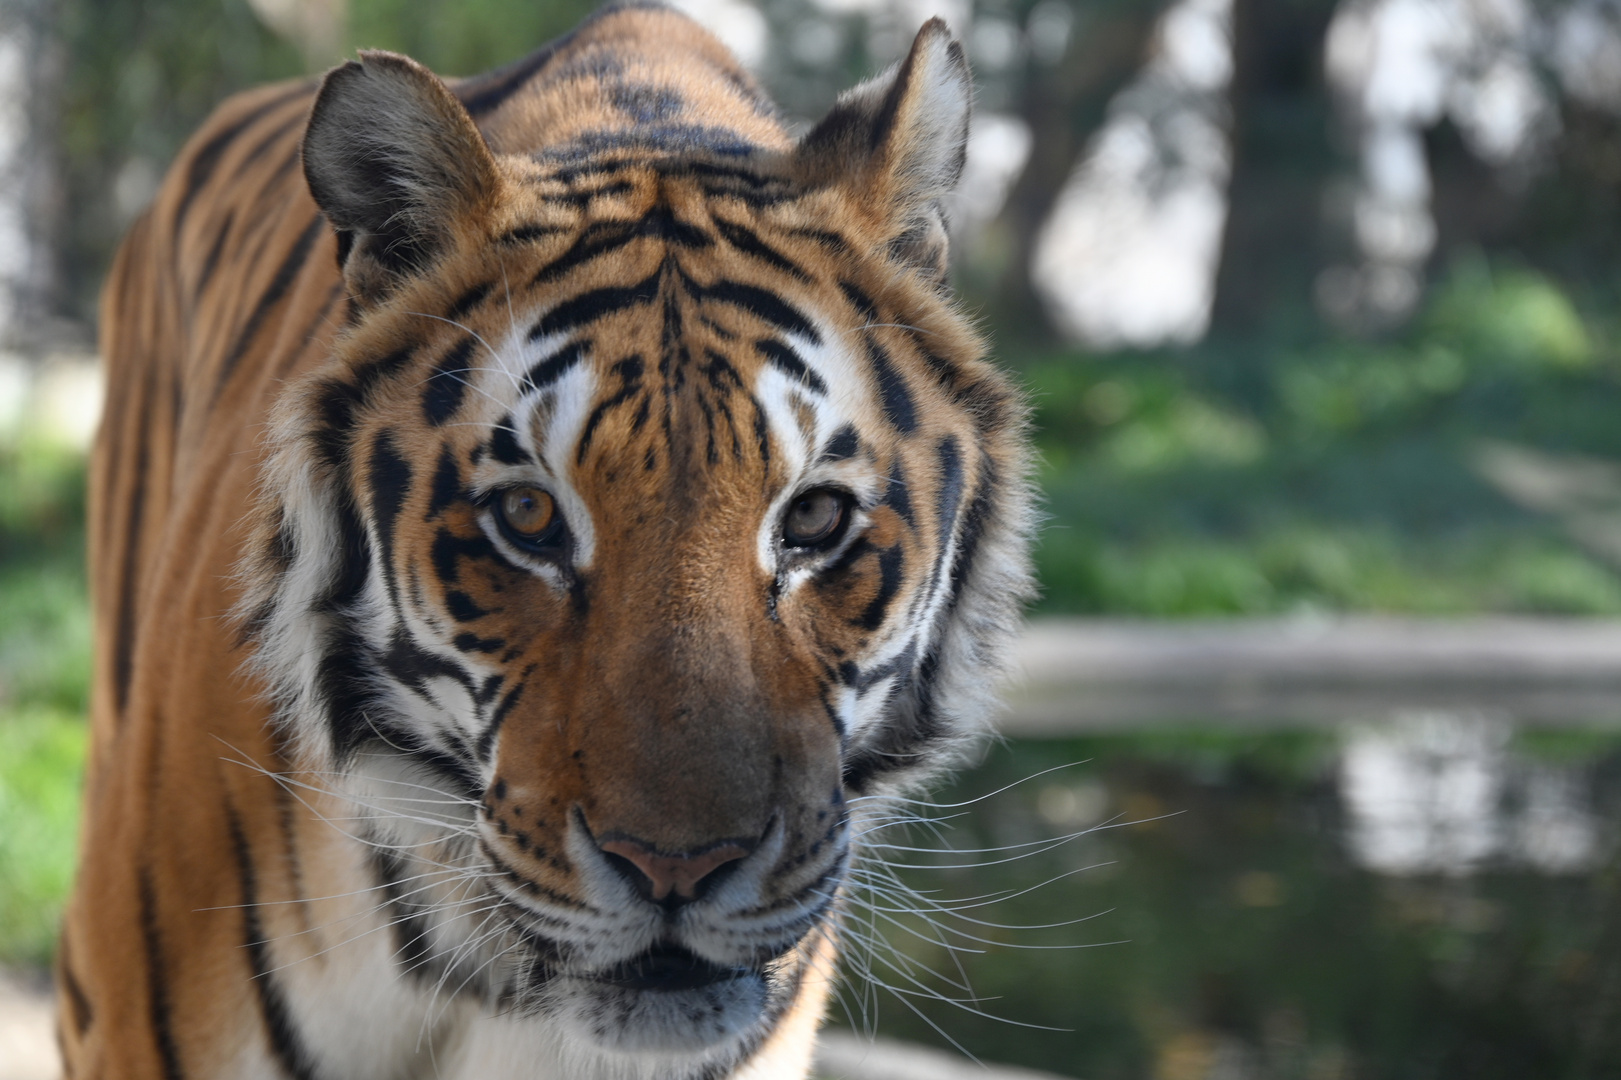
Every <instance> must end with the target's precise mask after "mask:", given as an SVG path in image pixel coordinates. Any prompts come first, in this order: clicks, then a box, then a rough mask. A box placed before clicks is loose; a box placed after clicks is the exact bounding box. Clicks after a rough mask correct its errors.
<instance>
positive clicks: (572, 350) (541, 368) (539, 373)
mask: <svg viewBox="0 0 1621 1080" xmlns="http://www.w3.org/2000/svg"><path fill="white" fill-rule="evenodd" d="M584 359H585V345H584V344H582V343H580V342H577V341H571V342H569V343H568V344H567V345H564V346H563V347H562V348H561V349H558V350H557V351H556V352H554V353H552V354H551V355H550V356H548V357H546V359H544V360H540V361H537V362H536V363H535V366H534V367H532V368H530V369H529V370H528V371H527V372H525V373H524V377H523V383H522V384H521V385H520V387H519V390H518V392H519V393H520V394H532V393H534V392H535V391H536V390H544V389H546V387H548V386H550V385H551V384H552V383H554V382H556V381H557V380H558V379H561V378H562V377H563V376H564V375H567V374H568V373H569V371H570V370H572V369H573V367H574V365H576V364H578V363H579V362H580V361H581V360H584Z"/></svg>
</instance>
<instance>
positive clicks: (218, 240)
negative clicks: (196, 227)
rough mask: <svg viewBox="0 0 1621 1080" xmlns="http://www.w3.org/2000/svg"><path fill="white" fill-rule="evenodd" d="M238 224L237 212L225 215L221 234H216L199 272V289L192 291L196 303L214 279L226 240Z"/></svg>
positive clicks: (192, 298)
mask: <svg viewBox="0 0 1621 1080" xmlns="http://www.w3.org/2000/svg"><path fill="white" fill-rule="evenodd" d="M235 224H236V211H235V210H232V211H230V212H229V213H227V214H226V215H225V220H224V221H223V222H221V223H220V227H219V232H217V233H215V234H214V242H213V243H212V244H210V245H209V248H208V254H207V255H205V256H204V257H203V265H202V266H201V267H199V268H198V270H197V287H196V288H195V289H193V290H192V293H191V300H192V303H196V302H197V299H198V297H200V296H202V295H203V290H204V289H206V288H208V283H209V281H211V280H212V279H213V277H214V267H216V266H218V265H219V261H220V252H221V251H223V250H224V249H225V238H226V237H227V236H229V235H230V234H231V226H233V225H235Z"/></svg>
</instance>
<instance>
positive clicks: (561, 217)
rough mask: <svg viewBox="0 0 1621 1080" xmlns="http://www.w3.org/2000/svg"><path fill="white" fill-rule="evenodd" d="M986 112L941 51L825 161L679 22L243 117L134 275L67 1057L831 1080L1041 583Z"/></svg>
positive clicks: (216, 127)
mask: <svg viewBox="0 0 1621 1080" xmlns="http://www.w3.org/2000/svg"><path fill="white" fill-rule="evenodd" d="M968 94H969V84H968V79H967V71H966V66H965V64H964V63H963V61H962V58H961V53H960V50H959V49H958V48H957V46H956V45H955V43H954V42H952V41H951V39H950V36H949V34H948V33H947V32H946V30H945V29H944V26H943V24H938V23H935V24H931V25H930V26H929V27H925V29H924V31H923V32H922V33H921V34H920V35H919V38H918V41H917V43H916V44H915V45H914V47H913V50H912V52H911V53H910V54H909V56H908V57H907V59H906V60H905V61H903V62H902V64H900V65H898V67H897V68H896V69H895V70H893V71H891V72H890V73H888V74H887V75H886V76H883V77H880V78H879V79H875V80H873V82H871V83H869V84H864V85H863V86H862V87H860V88H857V90H855V91H852V92H851V93H850V94H848V95H846V97H845V98H843V99H841V101H840V103H839V105H837V106H835V108H834V110H833V112H832V113H830V114H829V116H828V118H827V119H826V120H824V121H823V122H822V124H821V125H819V126H818V127H816V128H815V129H813V130H812V132H811V133H810V134H809V135H807V136H806V137H804V138H803V139H800V140H798V141H795V140H793V139H791V138H790V137H789V136H788V135H787V133H786V132H785V130H784V128H783V126H782V124H781V122H780V120H779V119H778V118H777V115H776V112H775V110H774V108H773V107H772V106H771V105H770V103H769V102H768V101H767V100H766V99H765V98H764V97H763V96H762V95H761V93H760V92H759V91H758V89H756V87H755V85H754V83H753V82H752V80H751V79H750V77H749V76H748V75H747V74H746V73H745V72H744V71H743V70H742V69H741V68H740V67H739V66H738V65H737V63H736V62H735V60H734V59H733V58H732V57H731V56H730V55H729V54H727V53H726V52H725V50H724V49H723V48H722V47H721V46H720V45H719V44H718V43H717V42H716V41H715V40H714V39H713V38H712V37H710V36H709V35H708V34H707V33H706V32H704V31H703V30H701V29H700V28H698V27H697V26H696V25H695V24H693V23H691V22H690V21H688V20H686V19H685V18H684V17H682V16H680V15H678V14H675V13H673V12H671V11H669V10H666V9H662V8H653V7H639V8H621V9H613V10H609V11H606V12H604V13H600V14H599V15H597V16H595V17H593V18H592V19H591V20H589V21H588V22H587V23H585V24H583V25H582V27H581V28H580V29H578V30H577V31H575V33H574V34H572V35H570V36H569V37H567V38H564V39H562V40H561V41H560V42H558V43H556V44H554V45H553V46H551V47H549V48H548V49H544V50H542V51H541V52H539V53H536V54H534V55H533V56H531V57H530V58H528V59H526V60H524V61H520V62H519V63H517V64H515V65H513V66H511V67H509V68H507V69H503V70H501V71H498V72H495V73H493V74H491V75H488V76H482V77H477V78H472V79H468V80H464V81H461V82H459V83H454V84H451V85H450V86H449V87H448V89H447V86H446V84H443V83H440V82H439V81H438V80H437V79H435V78H434V77H433V76H431V75H429V74H428V73H427V72H426V71H425V70H423V69H421V68H420V67H417V66H416V65H414V64H413V63H411V62H410V61H407V60H405V59H404V58H400V57H393V56H389V55H387V54H375V53H373V54H364V55H363V58H362V61H361V62H359V63H351V64H348V65H345V66H344V67H343V68H340V69H337V70H336V71H335V72H334V73H332V74H331V75H329V76H328V78H327V80H326V81H325V82H324V83H322V84H320V85H319V86H318V85H317V84H316V83H313V82H311V83H301V84H297V85H284V86H277V87H269V88H265V89H262V90H258V91H254V92H251V93H248V94H245V95H241V96H239V97H236V98H233V99H232V100H231V101H229V102H227V103H226V104H225V105H223V106H222V107H221V108H220V109H219V110H218V112H217V113H216V114H215V115H214V116H213V117H212V118H211V119H210V121H209V122H208V123H207V125H206V126H205V127H204V128H203V129H202V130H201V131H200V132H199V133H198V134H197V136H195V138H194V139H193V140H192V142H191V143H190V144H189V145H188V147H187V149H186V150H185V151H184V152H183V153H182V155H181V157H180V158H179V160H178V161H177V162H176V164H175V166H174V167H173V169H172V170H171V173H170V175H169V177H168V179H167V180H166V182H165V185H164V187H163V189H162V190H161V192H160V194H159V196H158V198H157V200H156V202H155V203H154V205H153V207H152V208H151V209H150V210H149V211H148V213H147V214H146V215H145V216H144V217H143V218H142V219H141V220H140V221H139V222H138V223H137V225H136V226H135V227H134V229H133V231H132V232H131V234H130V236H129V237H128V239H127V240H126V242H125V245H124V247H123V248H122V249H121V251H120V254H119V257H118V259H117V261H116V264H115V266H114V268H113V271H112V273H111V276H110V278H109V282H108V286H107V290H106V293H105V297H104V301H103V324H102V332H103V351H104V355H105V356H106V359H107V362H108V380H109V381H108V392H107V402H108V405H107V411H106V416H105V419H104V421H103V427H102V431H101V433H100V437H99V440H98V444H97V447H96V451H95V455H94V459H93V468H92V518H91V576H92V592H93V597H94V605H95V621H96V632H97V660H96V673H95V691H94V702H93V719H92V729H93V730H92V749H91V757H90V763H89V769H88V775H87V781H86V796H85V798H86V813H85V825H84V831H83V855H82V859H81V867H80V872H79V877H78V881H77V884H76V887H75V892H74V895H73V897H72V900H71V902H70V905H69V910H68V913H67V916H66V920H65V927H64V933H63V939H62V947H61V950H60V953H59V958H58V985H59V993H60V1031H61V1041H62V1045H63V1051H64V1058H65V1064H66V1069H67V1074H68V1076H70V1077H81V1078H96V1080H102V1078H125V1077H128V1078H142V1080H145V1078H153V1080H159V1078H161V1080H177V1078H181V1077H206V1078H236V1077H241V1078H250V1077H251V1078H266V1080H269V1078H278V1080H280V1078H290V1080H309V1078H330V1080H339V1078H344V1080H369V1078H377V1080H384V1078H388V1080H402V1078H411V1077H445V1078H456V1077H461V1078H469V1080H471V1078H474V1077H477V1078H500V1077H520V1076H522V1077H568V1078H570V1080H591V1078H603V1080H608V1078H620V1077H623V1078H631V1077H636V1078H648V1080H652V1078H670V1080H675V1078H698V1077H723V1076H736V1077H768V1076H769V1077H800V1076H803V1075H805V1073H806V1070H807V1069H808V1062H809V1055H810V1053H811V1047H812V1043H813V1040H814V1033H815V1029H816V1026H817V1025H818V1023H819V1022H820V1019H821V1015H822V1012H823V1008H824V1004H825V1000H826V997H827V994H828V990H829V985H830V981H831V979H832V978H833V970H834V965H835V959H836V940H837V930H836V927H837V918H838V913H839V907H840V902H841V901H840V897H841V895H842V890H843V888H844V886H845V882H846V880H847V876H848V873H849V868H850V860H851V858H852V857H853V855H854V852H855V850H856V848H857V847H858V846H859V843H858V841H859V833H860V832H861V830H862V828H863V822H864V821H871V820H873V819H874V818H873V815H875V814H878V813H880V812H881V810H880V808H881V807H882V806H883V805H884V803H883V799H884V796H885V795H886V794H889V793H893V792H895V791H898V790H900V789H901V787H902V786H903V785H905V784H907V783H910V782H912V781H915V780H916V779H918V778H920V777H923V776H926V775H928V774H929V773H930V772H932V771H934V770H936V769H938V767H939V766H940V765H941V764H942V763H943V762H945V761H947V760H948V759H949V758H950V756H951V753H952V752H953V751H954V750H955V749H956V748H958V747H960V746H961V745H962V744H963V739H964V738H965V736H967V735H969V734H971V733H972V732H973V731H974V730H975V729H976V726H977V725H978V724H979V723H980V719H979V718H980V717H982V716H983V715H984V714H985V712H986V710H987V708H988V707H989V706H990V704H991V701H992V696H993V684H994V681H995V673H996V670H997V667H998V664H999V662H1000V659H1001V655H1002V651H1003V649H1004V648H1005V644H1006V640H1007V638H1008V636H1009V635H1010V633H1011V631H1012V629H1013V627H1014V625H1015V624H1016V621H1017V617H1018V610H1019V607H1020V604H1021V603H1022V601H1023V599H1024V597H1025V595H1026V593H1027V592H1028V572H1027V569H1026V562H1025V546H1026V534H1027V531H1028V519H1029V509H1028V499H1029V496H1028V493H1027V490H1026V481H1025V472H1026V457H1025V449H1024V443H1023V416H1022V410H1021V407H1020V404H1019V402H1018V400H1017V398H1016V396H1015V395H1014V394H1013V393H1012V391H1011V390H1010V389H1009V387H1008V386H1007V384H1006V383H1005V381H1004V379H1003V378H1002V376H1000V375H999V374H998V373H997V372H996V371H995V370H994V369H993V368H992V367H991V366H990V365H989V364H988V363H987V362H986V361H984V360H983V359H981V357H982V354H983V343H982V342H981V341H980V340H979V339H978V338H977V337H976V335H975V334H974V333H973V331H972V330H971V328H970V327H969V326H968V325H967V324H966V322H965V321H964V319H963V318H962V317H961V316H960V315H959V314H958V313H957V312H956V311H955V310H954V309H953V307H952V304H951V302H950V300H949V297H948V296H946V295H945V293H944V291H943V287H942V281H941V275H942V273H943V270H942V268H943V260H944V246H943V245H944V233H943V229H942V224H941V221H940V218H939V205H940V200H941V199H942V198H943V197H944V196H945V194H946V193H947V192H948V191H949V188H950V185H951V183H952V182H954V180H955V177H956V174H957V172H958V171H959V170H960V168H961V160H962V158H961V154H962V140H963V139H964V138H965V136H966V123H967V107H968ZM818 530H820V531H818Z"/></svg>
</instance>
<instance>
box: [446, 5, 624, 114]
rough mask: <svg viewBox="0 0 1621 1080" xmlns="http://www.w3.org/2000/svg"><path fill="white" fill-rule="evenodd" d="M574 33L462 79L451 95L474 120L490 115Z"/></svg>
mask: <svg viewBox="0 0 1621 1080" xmlns="http://www.w3.org/2000/svg"><path fill="white" fill-rule="evenodd" d="M592 21H593V20H592V19H587V20H586V21H585V22H583V23H581V24H580V26H581V27H584V26H587V25H589V24H590V23H591V22H592ZM577 33H579V29H578V28H576V29H575V30H574V31H572V32H570V33H568V34H566V35H564V36H563V37H560V38H558V39H557V40H556V41H552V42H548V43H547V44H545V45H542V46H541V47H540V48H538V49H536V50H535V51H534V52H532V53H530V54H529V55H528V56H525V57H522V58H521V59H518V60H514V61H513V62H512V63H510V64H508V65H506V66H505V67H501V68H497V69H496V70H494V71H490V72H486V73H485V74H483V75H476V76H474V77H473V78H470V79H465V80H463V81H461V82H459V83H457V84H456V85H455V86H453V87H451V93H453V94H455V95H456V97H457V98H459V99H461V103H462V108H464V109H466V110H467V111H468V112H469V113H471V114H472V115H473V117H474V119H477V118H478V117H480V116H482V115H483V114H484V113H487V112H493V111H494V110H495V109H498V108H500V107H501V104H502V103H503V102H505V101H506V100H507V98H509V97H511V96H512V95H513V94H515V93H517V92H518V91H519V90H521V89H523V87H524V84H526V83H527V82H528V81H529V80H530V79H532V78H534V76H535V75H536V74H537V73H538V72H539V71H540V69H541V68H543V67H545V66H546V65H547V64H548V63H549V62H550V61H551V59H552V57H554V56H556V55H557V50H558V49H560V48H562V47H563V46H565V45H567V44H568V43H569V42H570V41H572V40H573V39H574V35H575V34H577Z"/></svg>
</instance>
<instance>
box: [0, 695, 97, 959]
mask: <svg viewBox="0 0 1621 1080" xmlns="http://www.w3.org/2000/svg"><path fill="white" fill-rule="evenodd" d="M85 741H86V739H85V725H84V722H83V720H82V719H81V718H80V717H79V716H77V715H75V714H72V713H65V712H61V711H57V710H52V709H41V708H26V709H21V710H0V867H3V868H4V871H3V872H0V964H44V963H46V962H48V961H49V959H50V957H51V953H52V951H53V949H54V947H55V945H56V932H57V924H58V921H59V919H60V918H61V911H62V902H63V900H64V899H65V898H66V896H67V892H68V886H69V885H70V884H71V882H72V879H73V863H74V852H75V850H76V847H77V844H76V838H77V835H78V823H79V782H80V777H81V775H82V774H83V771H84V754H85Z"/></svg>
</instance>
